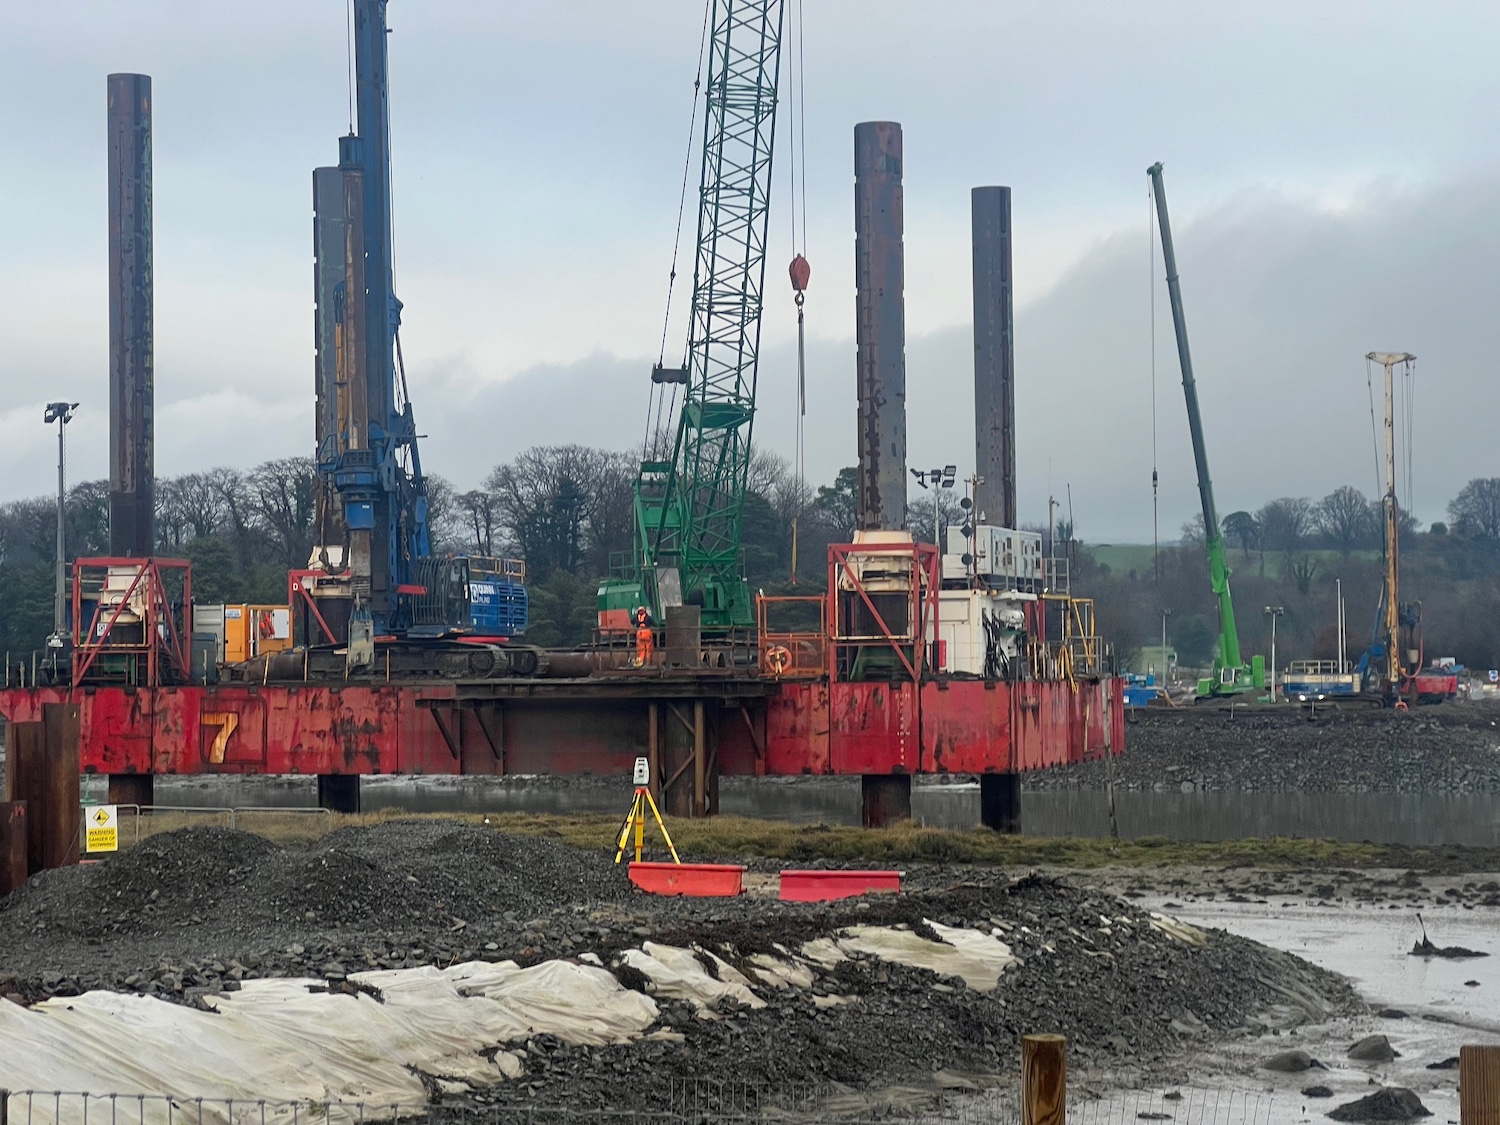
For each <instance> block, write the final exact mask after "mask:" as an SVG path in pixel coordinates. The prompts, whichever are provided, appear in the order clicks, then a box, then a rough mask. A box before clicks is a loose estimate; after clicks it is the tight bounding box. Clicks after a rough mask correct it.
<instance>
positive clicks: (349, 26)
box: [344, 0, 354, 133]
mask: <svg viewBox="0 0 1500 1125" xmlns="http://www.w3.org/2000/svg"><path fill="white" fill-rule="evenodd" d="M344 56H345V61H346V63H347V64H348V70H349V132H350V133H353V132H354V0H348V2H347V3H346V4H345V5H344Z"/></svg>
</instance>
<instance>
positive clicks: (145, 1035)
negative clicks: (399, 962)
mask: <svg viewBox="0 0 1500 1125" xmlns="http://www.w3.org/2000/svg"><path fill="white" fill-rule="evenodd" d="M351 979H352V980H355V981H357V982H358V983H361V984H366V985H370V986H372V987H374V988H378V989H379V990H380V991H381V994H382V999H383V1001H384V1002H383V1003H382V1002H381V1001H380V1000H377V999H375V998H374V997H372V996H369V995H364V994H361V995H355V996H350V995H345V994H339V993H333V994H330V993H326V992H317V993H315V992H309V991H308V986H309V985H311V984H315V983H317V982H313V981H307V980H294V979H268V980H248V981H245V982H244V987H243V988H242V989H241V990H240V991H238V992H231V993H225V994H223V995H220V996H217V997H212V998H210V999H209V1000H208V1002H209V1003H210V1004H211V1005H213V1006H214V1008H215V1009H216V1011H212V1012H205V1011H201V1010H199V1009H196V1008H189V1007H185V1006H183V1005H180V1004H169V1003H164V1002H163V1001H161V1000H156V999H153V998H151V997H145V996H134V995H127V994H123V993H117V992H89V993H85V994H84V995H83V996H78V997H72V998H69V999H53V1000H47V1001H44V1002H43V1003H40V1004H37V1005H36V1006H35V1007H32V1008H30V1009H27V1008H22V1007H19V1006H18V1005H15V1004H4V1003H0V1087H8V1088H9V1089H12V1090H27V1089H33V1090H95V1091H128V1092H136V1091H146V1092H160V1093H172V1094H177V1095H180V1096H186V1097H203V1098H215V1099H228V1098H233V1099H248V1100H254V1099H267V1100H278V1101H280V1100H288V1101H291V1100H299V1099H301V1100H313V1101H329V1100H334V1101H337V1100H343V1101H358V1102H366V1103H375V1104H380V1105H393V1104H398V1103H399V1104H404V1105H420V1104H422V1103H423V1102H425V1101H426V1097H427V1094H426V1090H425V1089H424V1088H423V1086H422V1083H421V1081H420V1080H419V1079H418V1077H417V1075H416V1072H418V1071H420V1072H421V1073H423V1074H428V1075H433V1076H435V1077H442V1078H451V1079H458V1080H461V1081H463V1082H466V1083H468V1084H472V1085H476V1086H484V1085H489V1084H492V1083H495V1082H500V1081H503V1080H504V1079H505V1077H506V1076H507V1072H510V1074H511V1075H512V1076H514V1075H515V1074H519V1073H520V1069H521V1068H520V1066H519V1060H518V1059H516V1058H515V1057H513V1056H511V1057H507V1056H506V1055H505V1054H504V1053H503V1052H502V1053H501V1054H500V1055H499V1056H497V1060H496V1061H495V1062H491V1061H490V1060H489V1059H488V1058H486V1057H485V1056H484V1055H483V1054H481V1053H480V1052H482V1051H486V1050H493V1049H494V1048H496V1047H503V1046H504V1045H506V1044H510V1043H516V1042H520V1041H523V1040H525V1039H527V1038H529V1037H530V1036H532V1035H534V1034H538V1033H541V1032H547V1033H550V1034H552V1035H556V1036H558V1037H559V1038H561V1039H564V1040H566V1041H568V1042H570V1043H578V1044H590V1045H602V1044H606V1043H624V1042H628V1041H630V1040H631V1039H633V1038H635V1037H637V1036H639V1035H640V1034H641V1033H642V1032H643V1031H644V1030H645V1029H646V1028H648V1027H650V1026H651V1024H652V1023H654V1022H655V1021H656V1016H657V1008H656V1003H655V1001H653V1000H652V999H651V998H650V997H648V996H643V995H642V994H641V993H639V992H633V991H631V990H629V989H626V988H624V987H622V986H621V985H620V983H619V982H618V981H617V980H616V979H615V978H614V976H613V975H612V974H611V973H609V972H608V971H607V970H605V969H600V968H595V967H592V966H589V965H575V964H572V963H570V962H566V961H547V962H544V963H542V964H540V965H536V966H533V967H532V968H529V969H522V968H519V967H517V965H516V964H515V962H513V961H505V962H499V963H496V964H489V963H486V962H471V963H467V964H462V965H455V966H453V967H452V968H449V969H438V968H434V967H427V968H420V969H397V970H392V971H389V972H374V973H360V974H356V975H354V976H353V977H352V978H351Z"/></svg>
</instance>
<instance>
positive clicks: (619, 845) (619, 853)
mask: <svg viewBox="0 0 1500 1125" xmlns="http://www.w3.org/2000/svg"><path fill="white" fill-rule="evenodd" d="M640 803H641V799H640V797H636V799H635V800H634V801H632V802H630V811H629V812H627V813H626V814H625V823H624V824H622V825H621V826H620V838H619V839H618V840H617V841H615V863H616V864H618V863H619V862H620V860H621V858H622V857H623V856H624V855H625V843H626V841H628V840H629V839H630V825H631V823H632V822H633V821H634V820H635V818H636V810H637V809H638V808H639V807H640ZM637 858H639V857H637Z"/></svg>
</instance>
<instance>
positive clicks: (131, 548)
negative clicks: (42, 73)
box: [108, 74, 156, 558]
mask: <svg viewBox="0 0 1500 1125" xmlns="http://www.w3.org/2000/svg"><path fill="white" fill-rule="evenodd" d="M108 105H109V140H108V149H109V155H108V164H109V548H110V554H112V555H116V556H129V557H135V558H146V557H149V556H150V555H151V554H152V553H153V552H154V549H155V545H156V534H155V528H156V524H155V499H154V494H155V483H154V475H155V474H154V464H153V452H152V447H153V439H154V435H153V423H152V417H153V412H154V409H155V390H154V385H155V382H154V374H153V371H154V364H155V358H154V346H153V325H152V305H153V297H152V265H151V238H152V233H151V78H150V76H149V75H145V74H111V75H110V76H109V79H108Z"/></svg>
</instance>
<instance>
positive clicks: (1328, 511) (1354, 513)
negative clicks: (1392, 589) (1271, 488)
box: [1312, 484, 1378, 558]
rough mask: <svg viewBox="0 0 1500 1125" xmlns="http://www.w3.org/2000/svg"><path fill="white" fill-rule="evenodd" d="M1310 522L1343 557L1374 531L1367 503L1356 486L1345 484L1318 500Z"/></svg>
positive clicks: (1368, 503)
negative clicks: (1334, 545) (1331, 542)
mask: <svg viewBox="0 0 1500 1125" xmlns="http://www.w3.org/2000/svg"><path fill="white" fill-rule="evenodd" d="M1312 525H1313V527H1314V528H1315V529H1317V530H1318V531H1319V532H1321V533H1322V534H1323V535H1326V536H1328V538H1329V539H1330V540H1332V541H1333V542H1334V543H1335V544H1336V545H1337V546H1338V549H1339V553H1340V554H1342V555H1343V556H1344V557H1345V558H1347V557H1348V556H1349V552H1350V551H1352V550H1354V548H1355V547H1357V546H1359V544H1361V543H1363V542H1365V541H1367V540H1368V539H1369V538H1370V537H1371V535H1372V533H1373V532H1374V530H1375V526H1378V525H1374V524H1372V521H1371V519H1370V502H1369V501H1368V500H1366V499H1365V494H1364V493H1363V492H1361V491H1360V490H1359V489H1357V488H1351V487H1350V486H1349V485H1347V484H1346V485H1344V486H1343V487H1342V488H1336V489H1334V490H1333V491H1332V492H1330V493H1329V494H1328V495H1327V496H1325V497H1323V499H1321V500H1319V501H1318V502H1317V504H1316V505H1315V506H1314V507H1313V510H1312Z"/></svg>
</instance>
